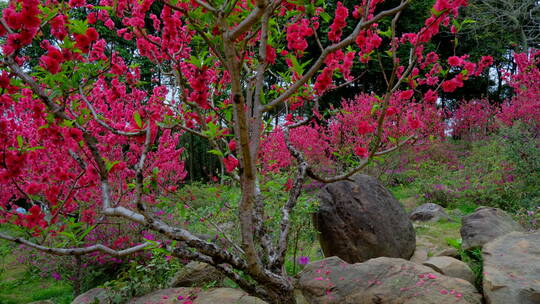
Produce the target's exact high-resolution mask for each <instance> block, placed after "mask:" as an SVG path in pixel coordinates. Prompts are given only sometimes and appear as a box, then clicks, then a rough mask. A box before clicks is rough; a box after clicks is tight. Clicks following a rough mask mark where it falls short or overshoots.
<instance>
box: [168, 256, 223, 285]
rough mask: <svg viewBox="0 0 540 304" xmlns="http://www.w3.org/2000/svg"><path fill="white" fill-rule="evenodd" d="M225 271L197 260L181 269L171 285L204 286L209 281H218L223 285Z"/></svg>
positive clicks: (218, 283)
mask: <svg viewBox="0 0 540 304" xmlns="http://www.w3.org/2000/svg"><path fill="white" fill-rule="evenodd" d="M224 277H225V276H224V275H223V273H221V272H220V271H219V270H217V269H216V268H215V267H213V266H211V265H208V264H206V263H201V262H197V261H191V262H189V263H188V264H187V265H186V266H185V267H184V268H182V270H180V271H179V272H178V273H177V274H176V275H175V276H174V277H173V279H172V280H171V284H170V286H171V287H191V286H198V287H203V286H204V285H206V284H208V283H213V282H215V283H217V285H218V286H219V285H221V281H223V279H224Z"/></svg>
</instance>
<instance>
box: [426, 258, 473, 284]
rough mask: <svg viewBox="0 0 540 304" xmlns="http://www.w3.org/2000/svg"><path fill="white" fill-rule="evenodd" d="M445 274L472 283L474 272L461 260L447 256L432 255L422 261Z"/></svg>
mask: <svg viewBox="0 0 540 304" xmlns="http://www.w3.org/2000/svg"><path fill="white" fill-rule="evenodd" d="M422 264H424V265H426V266H428V267H430V268H433V270H435V271H437V272H439V273H441V274H444V275H445V276H449V277H453V278H460V279H463V280H466V281H468V282H470V283H471V284H474V273H473V272H472V270H471V268H469V266H468V265H467V264H465V263H463V262H462V261H460V260H458V259H454V258H452V257H448V256H438V257H432V258H430V259H428V260H427V261H425V262H424V263H422Z"/></svg>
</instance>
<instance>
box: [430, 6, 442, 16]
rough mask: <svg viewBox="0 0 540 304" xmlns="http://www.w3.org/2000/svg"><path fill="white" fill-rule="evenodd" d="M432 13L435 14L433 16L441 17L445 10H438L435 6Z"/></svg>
mask: <svg viewBox="0 0 540 304" xmlns="http://www.w3.org/2000/svg"><path fill="white" fill-rule="evenodd" d="M431 13H432V14H433V16H435V17H439V16H440V15H441V14H442V13H443V11H438V10H436V9H435V8H434V7H433V8H431Z"/></svg>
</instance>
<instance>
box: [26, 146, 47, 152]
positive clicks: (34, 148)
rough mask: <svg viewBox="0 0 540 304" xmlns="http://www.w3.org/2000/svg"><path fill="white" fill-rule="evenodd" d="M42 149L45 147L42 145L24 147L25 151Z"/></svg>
mask: <svg viewBox="0 0 540 304" xmlns="http://www.w3.org/2000/svg"><path fill="white" fill-rule="evenodd" d="M43 149H45V147H43V146H35V147H31V148H28V149H26V151H35V150H43Z"/></svg>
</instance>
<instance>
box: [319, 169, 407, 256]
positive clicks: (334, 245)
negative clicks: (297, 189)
mask: <svg viewBox="0 0 540 304" xmlns="http://www.w3.org/2000/svg"><path fill="white" fill-rule="evenodd" d="M319 198H320V201H321V203H320V207H319V210H318V211H317V212H316V213H315V214H314V224H315V227H316V229H317V230H318V231H319V232H320V234H319V241H320V244H321V248H322V250H323V252H324V254H325V256H338V257H340V258H342V259H343V260H345V261H347V262H350V263H354V262H363V261H366V260H368V259H370V258H374V257H381V256H387V257H399V258H404V259H409V258H410V257H411V256H412V254H413V252H414V249H415V243H416V240H415V231H414V229H413V226H412V222H411V221H410V220H409V217H408V216H407V213H406V212H405V210H404V209H403V207H402V206H401V204H400V203H399V202H398V201H397V200H396V199H395V198H394V197H393V196H392V194H391V193H390V192H389V191H388V190H387V189H385V188H384V187H383V186H382V185H381V183H380V182H379V181H378V180H377V179H375V178H373V177H370V176H367V175H356V176H355V177H354V182H353V181H340V182H336V183H332V184H328V185H326V186H325V187H324V188H323V189H321V191H320V193H319Z"/></svg>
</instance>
